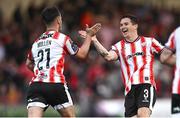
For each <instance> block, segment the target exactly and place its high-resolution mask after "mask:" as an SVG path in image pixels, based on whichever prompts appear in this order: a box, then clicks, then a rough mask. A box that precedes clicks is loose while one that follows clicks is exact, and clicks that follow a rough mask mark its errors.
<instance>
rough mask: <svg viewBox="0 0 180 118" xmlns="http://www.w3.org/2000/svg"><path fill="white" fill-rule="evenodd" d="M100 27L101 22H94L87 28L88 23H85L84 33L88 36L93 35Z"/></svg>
mask: <svg viewBox="0 0 180 118" xmlns="http://www.w3.org/2000/svg"><path fill="white" fill-rule="evenodd" d="M100 29H101V24H100V23H96V24H95V25H93V26H92V27H90V28H89V25H88V24H86V33H87V35H89V36H94V35H95V34H96V33H97V32H98V31H99V30H100Z"/></svg>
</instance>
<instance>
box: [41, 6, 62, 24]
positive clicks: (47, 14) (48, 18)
mask: <svg viewBox="0 0 180 118" xmlns="http://www.w3.org/2000/svg"><path fill="white" fill-rule="evenodd" d="M41 16H42V19H43V21H44V22H45V23H46V24H47V25H49V24H51V23H52V21H54V19H55V18H56V17H58V16H61V13H60V12H59V10H58V8H57V7H56V6H53V7H46V8H45V9H44V10H43V11H42V13H41Z"/></svg>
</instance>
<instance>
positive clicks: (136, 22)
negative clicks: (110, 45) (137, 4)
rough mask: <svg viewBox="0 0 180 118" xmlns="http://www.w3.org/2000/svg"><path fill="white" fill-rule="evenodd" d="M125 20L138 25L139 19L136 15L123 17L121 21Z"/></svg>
mask: <svg viewBox="0 0 180 118" xmlns="http://www.w3.org/2000/svg"><path fill="white" fill-rule="evenodd" d="M123 18H129V19H130V20H131V22H132V23H133V24H138V19H137V17H136V16H134V15H131V14H127V15H123V16H122V17H121V19H123Z"/></svg>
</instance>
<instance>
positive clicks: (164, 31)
mask: <svg viewBox="0 0 180 118" xmlns="http://www.w3.org/2000/svg"><path fill="white" fill-rule="evenodd" d="M46 6H48V3H44V4H42V5H41V7H35V6H34V5H33V4H31V5H30V6H29V8H28V9H27V11H25V12H24V14H22V12H21V9H20V8H19V7H17V8H16V10H15V11H14V13H13V19H12V20H11V21H10V22H6V21H4V20H3V13H2V12H1V11H0V104H8V105H16V104H25V97H26V91H27V86H28V83H29V81H30V80H31V77H32V75H33V73H32V72H30V71H29V70H28V69H27V68H26V66H25V60H26V57H27V52H28V51H29V50H30V49H31V45H32V43H33V41H34V40H35V39H36V38H37V37H38V36H39V35H40V34H42V33H43V32H44V31H45V26H44V24H43V22H42V19H41V17H40V13H41V11H42V9H43V8H44V7H46ZM56 6H57V7H58V8H59V9H60V11H61V14H62V20H63V30H62V32H63V33H65V34H67V35H69V36H70V37H71V38H72V40H73V41H74V42H76V43H77V44H78V45H81V43H82V42H83V39H81V38H80V36H79V35H78V30H81V29H84V28H85V24H89V25H90V26H91V25H93V24H94V23H96V22H100V23H101V24H102V29H101V31H100V32H99V33H98V37H99V39H100V42H101V43H102V44H103V45H104V46H105V47H106V48H107V49H110V48H111V45H112V44H114V43H115V42H117V41H118V40H120V39H121V38H122V35H121V33H120V30H119V19H120V17H121V16H122V15H123V14H125V13H131V14H134V15H136V16H137V17H138V18H139V19H140V23H139V32H140V34H139V35H144V36H153V37H155V38H156V39H157V40H159V42H161V43H162V44H164V43H165V42H166V41H167V38H168V36H169V34H170V32H172V31H173V29H175V28H176V27H177V26H178V25H179V21H180V14H179V13H178V12H176V11H173V10H171V11H170V10H166V9H163V8H161V9H159V8H152V7H151V6H148V5H145V6H139V5H132V4H127V3H126V2H125V1H122V0H112V1H111V0H104V1H103V2H102V1H101V0H86V1H84V0H76V1H74V0H61V1H60V2H58V3H57V4H56ZM155 58H156V59H157V58H158V55H157V56H156V57H155ZM156 59H155V65H154V72H155V76H156V82H157V90H158V97H170V95H171V81H172V76H173V68H170V67H167V66H165V65H162V64H160V62H159V61H157V60H156ZM64 74H65V76H66V80H67V82H68V86H69V88H70V91H71V93H72V96H73V100H74V102H75V103H76V104H78V105H79V108H80V109H81V115H82V116H83V115H87V116H92V115H93V114H92V113H91V112H93V113H94V112H95V111H93V109H94V108H93V107H94V106H93V104H92V103H96V102H98V101H100V100H102V99H119V98H123V94H124V91H123V90H124V86H123V84H122V81H121V76H120V68H119V63H118V62H105V60H103V58H102V57H101V56H99V55H98V53H97V52H96V50H95V48H94V47H93V45H92V46H91V50H90V52H89V55H88V58H87V59H86V60H78V59H76V58H75V57H70V56H67V57H66V61H65V71H64Z"/></svg>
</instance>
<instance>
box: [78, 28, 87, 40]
mask: <svg viewBox="0 0 180 118" xmlns="http://www.w3.org/2000/svg"><path fill="white" fill-rule="evenodd" d="M78 33H79V35H80V37H81V38H83V39H85V38H86V35H87V33H86V31H84V30H80V31H78Z"/></svg>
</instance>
